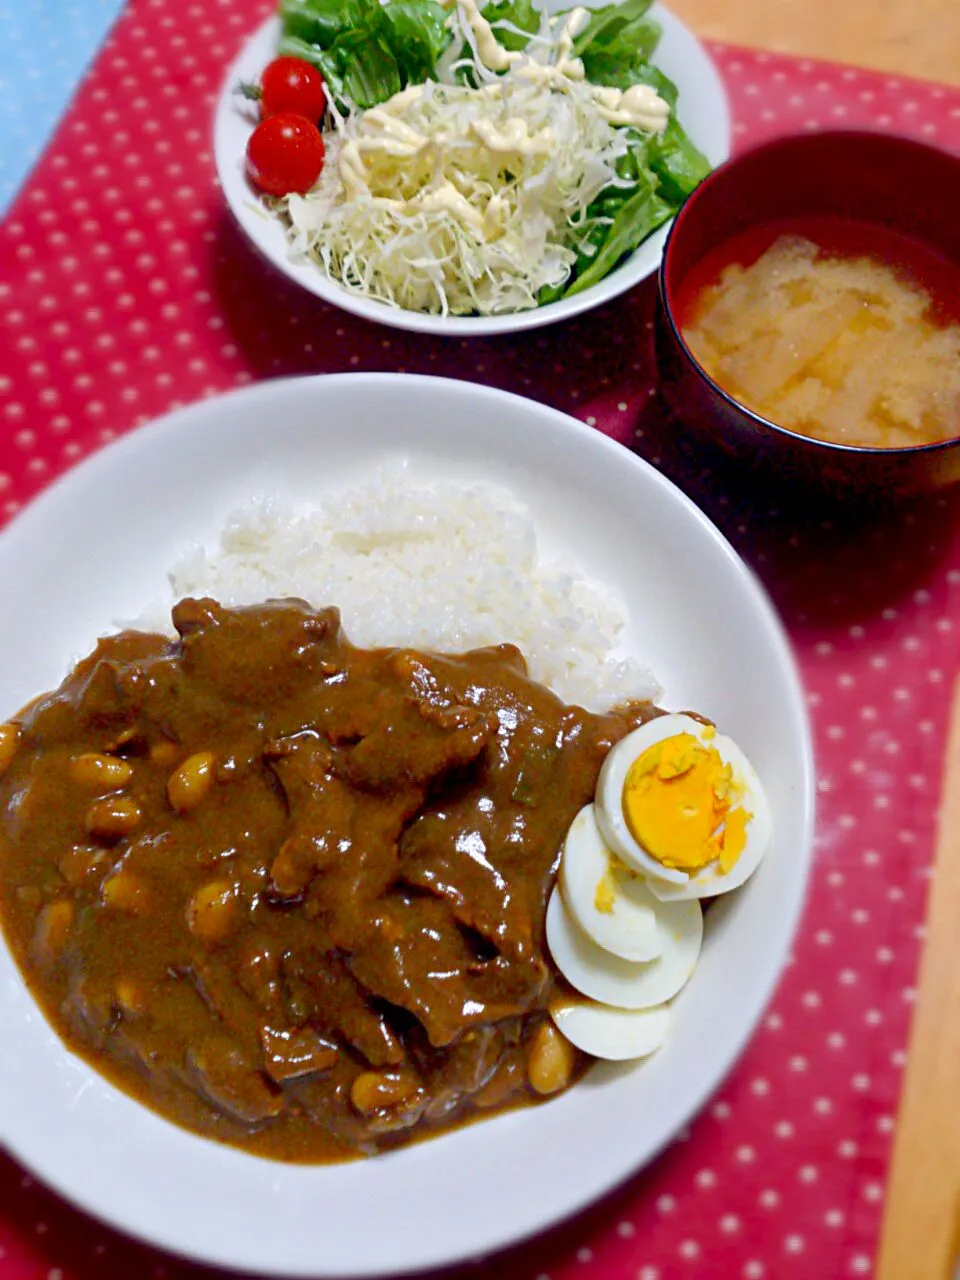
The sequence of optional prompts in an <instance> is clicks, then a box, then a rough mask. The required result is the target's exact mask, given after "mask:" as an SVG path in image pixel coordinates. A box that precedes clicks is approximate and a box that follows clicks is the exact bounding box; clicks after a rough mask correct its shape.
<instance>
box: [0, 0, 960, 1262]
mask: <svg viewBox="0 0 960 1280" xmlns="http://www.w3.org/2000/svg"><path fill="white" fill-rule="evenodd" d="M269 8H270V5H269V3H268V2H266V0H183V3H177V4H174V3H173V0H133V2H132V3H131V4H130V5H129V6H128V8H127V11H126V13H125V16H124V18H123V19H122V21H121V22H120V24H119V25H118V27H117V29H116V31H115V32H114V34H113V35H112V36H111V37H110V39H109V40H108V41H107V44H106V45H105V47H104V49H103V51H102V54H101V56H100V58H99V59H98V61H97V63H96V64H95V66H94V68H93V70H92V72H91V74H90V75H89V77H88V79H87V81H86V83H85V85H84V87H83V89H82V91H81V93H80V94H79V96H78V98H77V100H76V101H75V103H74V104H73V106H72V107H71V109H70V110H69V112H68V113H67V115H66V117H65V118H64V120H63V122H62V124H61V127H60V130H59V133H58V134H57V137H56V139H55V142H54V145H53V147H52V149H51V150H50V151H49V152H48V153H47V155H46V156H45V157H44V159H43V160H42V161H41V163H40V165H39V166H38V168H37V170H36V172H35V174H34V175H33V177H32V179H31V181H30V183H29V185H28V186H27V187H26V189H25V190H24V191H23V192H22V194H21V196H20V197H19V199H18V200H17V202H16V204H15V206H14V207H13V209H12V211H11V214H10V216H9V218H8V219H7V221H6V224H5V225H4V227H3V228H2V231H0V325H2V336H0V424H2V434H0V440H2V442H3V444H2V446H0V517H2V516H3V515H12V514H13V513H15V512H16V511H17V510H18V509H19V508H20V506H21V505H22V504H23V503H24V502H26V501H28V500H29V499H30V497H31V496H32V495H34V494H35V493H36V492H38V490H39V489H41V488H42V487H43V486H44V485H46V484H48V483H50V482H51V481H52V480H53V479H54V478H55V477H56V476H57V475H58V474H59V473H61V472H62V471H63V470H64V469H65V468H66V467H68V466H70V465H72V464H73V463H74V462H75V461H76V460H77V459H79V458H81V457H83V456H84V455H85V454H88V453H89V452H91V451H92V450H94V449H97V448H99V447H100V446H101V445H102V444H104V443H106V442H107V441H109V440H111V439H113V438H114V437H115V436H117V435H118V434H121V433H123V432H124V431H127V430H129V429H132V428H135V427H137V426H138V425H140V424H142V423H144V422H146V421H147V420H148V419H150V418H151V417H153V416H155V415H157V414H159V413H162V412H164V411H165V410H167V409H170V408H173V407H174V406H176V405H179V404H183V403H187V402H189V401H191V400H196V399H198V398H200V397H202V396H209V395H214V394H216V393H218V392H220V391H222V390H225V389H228V388H230V387H233V386H239V385H244V384H246V383H248V382H250V381H251V380H252V379H259V378H265V377H272V376H277V375H282V374H288V373H296V372H308V371H310V372H313V371H334V370H349V369H363V370H370V369H391V370H411V371H423V372H438V373H444V374H448V375H452V376H458V377H463V378H470V379H474V380H477V381H481V382H488V383H491V384H494V385H497V386H501V387H505V388H508V389H511V390H514V391H519V392H521V393H523V394H527V395H530V396H533V397H535V398H538V399H542V400H544V401H548V402H550V403H552V404H554V405H556V406H558V407H559V408H562V409H564V410H567V411H569V412H571V413H574V414H576V415H577V416H578V417H580V418H582V419H583V420H584V421H585V422H587V423H588V424H590V425H591V426H594V427H596V428H597V429H598V430H601V431H604V432H606V433H607V434H609V435H611V436H614V437H616V438H618V439H620V440H622V441H623V442H625V443H627V444H630V445H633V446H634V447H636V448H637V449H638V450H639V451H640V452H642V453H643V454H644V456H646V457H648V458H649V459H650V460H651V461H652V462H653V463H654V465H662V466H664V467H665V468H666V469H668V470H669V471H670V472H671V474H674V475H676V476H677V477H678V479H680V481H681V482H682V483H683V484H684V486H685V487H686V488H687V489H688V490H689V491H691V492H692V493H694V494H695V495H696V496H697V497H698V498H699V499H700V500H701V501H702V502H703V503H704V505H706V506H707V507H708V509H709V510H710V512H711V514H712V515H713V516H714V517H715V518H716V519H717V520H718V521H719V523H720V524H721V525H722V526H723V528H724V529H725V530H726V532H727V533H728V534H729V536H730V537H731V538H732V539H733V540H734V542H735V543H736V544H737V545H738V547H740V548H741V550H743V552H744V554H745V555H746V556H747V558H748V559H749V560H750V561H751V562H752V563H753V564H754V565H755V567H756V568H757V570H758V572H759V573H760V574H761V576H762V577H763V579H764V580H765V582H766V583H767V585H768V586H769V588H770V590H771V591H772V593H773V594H774V597H775V599H776V600H777V603H778V604H779V606H780V608H781V610H782V612H783V615H784V617H785V619H786V622H787V625H788V627H789V630H790V632H791V635H792V638H793V641H794V644H795V648H796V652H797V654H798V656H799V659H800V662H801V665H802V669H803V674H804V678H805V682H806V687H807V692H808V698H809V705H810V709H811V714H812V716H813V719H814V722H815V729H816V736H817V748H818V762H819V778H820V795H819V800H820V812H819V825H818V832H817V851H816V852H817V863H816V872H815V875H814V877H813V884H812V887H811V893H810V899H809V903H808V907H807V912H806V917H805V923H804V926H803V929H802V931H801V934H800V937H799V939H798V941H797V944H796V948H795V956H794V958H793V962H792V964H791V966H790V967H789V969H788V971H787V973H786V975H785V978H784V980H783V982H782V983H781V986H780V988H779V991H778V992H777V995H776V999H775V1002H774V1005H773V1007H772V1009H771V1010H770V1011H769V1012H768V1014H767V1015H766V1017H765V1018H764V1020H763V1022H762V1024H761V1027H760V1029H759V1031H758V1033H757V1035H756V1037H755V1039H754V1041H753V1042H752V1044H751V1045H750V1046H749V1048H748V1050H747V1052H746V1054H745V1055H744V1058H743V1060H742V1061H741V1063H740V1065H739V1066H738V1068H737V1070H736V1071H735V1073H734V1074H733V1075H732V1076H731V1078H730V1079H729V1081H728V1082H727V1083H726V1084H725V1085H724V1087H723V1089H722V1091H721V1093H720V1095H719V1096H717V1097H716V1098H714V1099H713V1100H712V1102H711V1103H710V1105H708V1106H707V1108H706V1109H705V1110H704V1112H703V1113H702V1114H701V1115H700V1117H699V1118H698V1119H696V1120H695V1121H694V1122H693V1124H692V1125H691V1127H690V1130H689V1131H688V1132H685V1133H684V1134H682V1135H680V1137H681V1140H680V1141H678V1142H676V1143H675V1144H674V1145H673V1146H672V1147H671V1148H670V1149H669V1150H668V1151H666V1152H665V1153H664V1154H663V1155H662V1156H661V1157H660V1159H659V1160H658V1161H657V1162H656V1163H655V1164H654V1165H653V1167H652V1168H650V1169H648V1170H647V1171H646V1172H644V1173H643V1174H642V1175H640V1176H639V1177H638V1178H636V1179H635V1180H634V1181H633V1182H632V1183H630V1184H629V1185H628V1186H627V1187H625V1188H623V1189H622V1190H621V1191H619V1192H618V1193H616V1194H615V1195H613V1196H612V1197H611V1198H610V1199H609V1200H608V1201H606V1202H604V1203H603V1204H601V1205H598V1206H596V1207H594V1208H593V1209H591V1210H589V1211H588V1212H586V1213H585V1214H583V1215H582V1216H581V1217H579V1218H578V1219H576V1220H575V1221H574V1222H572V1223H568V1224H567V1225H565V1226H563V1227H561V1228H559V1229H557V1230H556V1231H553V1232H551V1233H549V1234H547V1235H546V1236H544V1237H542V1238H541V1239H539V1240H537V1241H536V1242H534V1243H532V1244H530V1245H528V1246H523V1247H521V1248H519V1249H518V1250H515V1251H513V1252H511V1253H510V1254H509V1255H508V1256H507V1258H506V1259H505V1260H498V1261H497V1262H496V1263H495V1264H489V1265H483V1264H481V1265H480V1266H478V1267H477V1268H476V1270H475V1274H476V1275H477V1276H478V1277H481V1280H488V1278H489V1280H493V1278H494V1277H505V1276H506V1277H508V1278H511V1277H515V1278H516V1280H674V1278H675V1277H677V1278H687V1277H689V1278H690V1280H694V1278H700V1277H705V1276H708V1275H710V1276H714V1275H715V1276H718V1277H720V1276H722V1277H725V1278H726V1277H733V1278H736V1277H743V1278H744V1280H764V1278H766V1277H770V1278H771V1280H808V1278H809V1277H810V1276H824V1277H826V1276H829V1277H831V1280H834V1278H836V1280H842V1278H843V1277H853V1276H860V1275H866V1274H868V1273H869V1271H870V1270H871V1267H872V1255H873V1250H874V1248H875V1243H876V1237H877V1229H878V1223H879V1215H880V1211H881V1207H882V1198H883V1182H884V1174H885V1168H886V1162H887V1159H888V1155H889V1146H890V1135H891V1130H892V1127H893V1119H892V1117H893V1116H894V1115H895V1112H896V1105H897V1092H898V1087H899V1082H900V1075H901V1071H902V1067H903V1061H904V1045H905V1043H906V1035H907V1028H908V1020H909V1016H910V1008H911V1001H912V999H913V994H914V992H913V983H914V981H915V973H916V965H917V956H918V948H919V945H920V938H921V936H922V930H921V929H920V927H919V926H920V922H921V921H922V918H923V906H924V898H925V894H926V889H927V880H928V871H929V862H930V857H931V847H932V836H933V826H934V817H935V809H936V803H937V787H938V778H939V767H940V755H941V751H942V747H943V738H944V727H945V726H944V718H945V703H946V694H947V690H948V687H949V684H950V679H951V675H952V673H953V672H954V671H955V670H956V668H957V658H958V652H957V632H958V628H957V626H956V624H955V619H956V618H957V617H960V545H958V537H957V515H958V508H957V502H956V500H949V501H948V500H947V499H940V500H935V501H933V502H931V503H929V504H927V506H926V507H925V508H923V509H917V510H916V511H914V512H908V513H906V514H905V515H904V516H902V517H901V518H900V520H899V523H898V525H897V526H896V527H894V526H892V525H889V524H888V525H881V526H880V527H879V528H877V529H866V530H864V529H860V530H857V531H855V532H854V531H851V530H850V529H849V528H847V527H846V526H845V525H843V524H842V523H841V522H839V521H837V522H835V523H831V522H830V521H823V522H818V521H817V520H816V519H811V518H810V516H809V513H806V515H805V517H804V518H802V519H801V518H800V514H799V513H797V512H792V513H791V512H790V511H788V510H787V509H786V508H783V509H780V510H778V509H777V508H776V507H771V506H770V505H769V503H767V502H766V501H757V500H756V499H754V500H753V501H749V500H747V499H745V498H743V497H742V496H738V495H737V494H736V493H735V492H734V491H732V490H731V491H727V490H720V489H717V488H715V486H714V485H713V483H712V481H713V477H712V475H711V473H710V472H708V471H702V470H698V469H697V467H696V466H693V465H691V463H690V462H684V460H683V459H682V458H679V457H678V456H677V451H676V449H675V447H674V444H673V441H672V440H671V438H670V435H669V433H668V432H665V431H664V430H663V424H662V422H661V416H660V410H659V396H658V394H657V389H656V387H655V386H654V385H653V382H652V365H651V352H650V336H651V327H652V314H653V305H652V304H653V296H654V293H653V286H652V282H648V283H647V284H646V285H645V286H644V287H641V288H639V289H637V290H635V291H634V292H633V293H632V294H630V295H629V296H627V297H626V298H623V299H621V300H619V301H618V302H616V303H615V304H612V305H611V306H609V307H607V308H605V309H604V310H602V311H600V312H597V313H596V314H594V315H591V316H589V317H587V318H585V319H584V320H582V321H579V322H574V323H571V324H567V325H564V326H560V327H557V328H555V329H552V330H548V331H545V332H544V333H542V334H540V335H534V336H530V337H527V336H524V337H523V338H522V339H516V338H505V339H498V340H492V341H486V342H480V341H478V342H469V343H467V342H462V343H449V342H440V341H436V340H430V339H423V338H414V337H412V336H408V335H404V334H398V333H393V332H389V333H388V332H387V331H386V330H382V329H379V328H376V327H374V326H371V325H368V324H365V323H362V322H360V321H357V320H354V319H352V318H350V317H348V316H345V315H341V314H339V313H337V312H335V311H334V310H332V309H330V308H328V307H325V306H324V305H322V304H321V303H319V302H317V301H316V300H315V299H312V298H304V297H302V296H300V294H298V293H297V292H296V291H295V290H294V288H293V287H292V286H290V285H289V284H288V283H287V282H285V281H284V280H283V279H281V278H279V277H278V276H276V275H275V274H273V273H272V272H271V271H270V270H269V269H268V268H267V267H266V266H265V265H264V264H263V263H261V262H260V261H259V260H258V259H257V258H256V257H255V256H254V255H253V253H252V252H251V251H250V250H249V249H248V247H247V246H246V245H245V244H244V243H243V242H241V240H240V238H239V236H238V234H237V233H236V232H235V230H234V228H233V226H232V225H231V223H230V221H229V218H228V217H227V215H226V212H225V210H224V208H223V205H222V202H221V200H220V198H219V195H218V192H217V189H216V186H215V182H214V177H213V167H212V162H211V157H210V152H209V146H210V138H209V122H210V117H211V108H212V105H213V102H214V98H215V95H216V92H217V89H218V85H219V79H220V76H221V74H222V69H223V67H224V66H225V65H226V63H227V61H228V60H229V59H230V58H231V57H232V56H233V55H234V53H235V52H236V50H237V48H238V47H239V44H240V42H241V40H242V39H243V37H244V35H245V34H246V33H247V32H248V31H249V30H251V29H252V28H253V26H254V25H255V24H256V22H257V21H258V20H259V19H260V18H261V17H262V16H263V15H264V14H265V13H266V12H267V11H268V9H269ZM198 45H202V56H200V54H198V52H197V48H198ZM713 52H714V53H715V55H716V57H717V59H718V61H719V62H720V64H721V67H722V69H723V71H724V74H725V76H726V79H727V83H728V85H729V87H730V90H731V95H732V100H733V108H734V119H735V122H736V131H737V139H738V142H739V143H741V144H744V143H747V142H750V141H754V140H758V139H760V138H763V137H765V136H769V135H771V134H773V133H776V132H785V131H795V130H798V129H804V128H808V127H809V128H820V127H823V126H827V125H831V124H836V123H838V122H842V123H844V124H847V125H857V124H870V125H873V126H876V127H880V128H889V129H898V130H904V131H908V132H910V133H912V134H915V135H917V136H920V137H926V138H933V139H935V140H936V141H939V142H940V143H941V144H943V145H946V146H952V147H957V146H960V94H958V93H956V92H953V91H950V90H947V89H941V88H938V87H935V86H929V85H919V84H911V83H907V82H905V81H899V80H895V79H890V78H888V77H883V76H877V75H873V74H870V73H867V72H862V71H854V70H848V69H844V68H839V67H835V66H828V65H825V64H822V63H812V62H794V61H792V60H789V59H785V58H782V57H778V56H774V55H767V54H762V53H754V52H750V51H747V50H739V49H724V48H721V47H719V46H716V47H714V50H713ZM170 126H172V127H170ZM731 981H736V975H735V974H732V975H731ZM200 1274H201V1273H200V1271H199V1269H196V1268H193V1267H191V1266H189V1265H188V1264H186V1263H182V1262H180V1261H177V1260H173V1259H167V1258H164V1257H162V1256H160V1255H158V1254H156V1253H154V1252H152V1251H150V1250H148V1249H145V1248H143V1247H141V1246H139V1245H136V1244H134V1243H132V1242H129V1241H126V1240H124V1239H122V1238H121V1237H119V1236H117V1235H115V1234H113V1233H111V1232H109V1231H107V1230H106V1229H105V1228H103V1227H100V1226H98V1225H96V1224H94V1223H92V1222H90V1221H88V1220H87V1219H85V1218H83V1217H82V1216H81V1215H80V1214H78V1213H76V1212H74V1211H73V1210H71V1209H69V1208H68V1207H67V1206H65V1205H63V1204H62V1203H60V1202H59V1201H58V1200H57V1199H56V1197H54V1196H53V1195H51V1194H50V1193H48V1192H47V1191H45V1190H44V1189H43V1188H41V1187H39V1186H37V1185H36V1184H35V1183H34V1182H33V1180H32V1179H31V1178H29V1177H27V1176H24V1175H23V1173H22V1171H21V1170H19V1169H18V1168H17V1167H16V1166H15V1165H14V1164H13V1163H12V1162H11V1161H9V1160H6V1159H3V1158H0V1280H28V1278H29V1280H36V1278H40V1277H46V1278H47V1280H94V1277H96V1280H120V1278H121V1277H123V1278H126V1277H129V1276H133V1275H136V1276H138V1277H140V1276H142V1277H155V1278H156V1280H161V1277H169V1280H187V1278H188V1277H199V1276H200ZM203 1274H204V1275H207V1274H209V1273H207V1272H203Z"/></svg>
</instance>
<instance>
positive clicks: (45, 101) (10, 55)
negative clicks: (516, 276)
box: [0, 0, 124, 213]
mask: <svg viewBox="0 0 960 1280" xmlns="http://www.w3.org/2000/svg"><path fill="white" fill-rule="evenodd" d="M123 4H124V0H0V213H3V212H4V211H5V210H6V209H7V207H8V206H9V204H10V202H11V201H12V199H13V197H14V196H15V195H16V193H17V191H18V190H19V188H20V185H21V184H22V182H23V181H24V179H25V178H26V176H27V174H28V173H29V172H30V169H31V168H32V167H33V165H34V163H35V162H36V160H37V158H38V157H39V155H40V153H41V152H42V151H43V148H44V146H45V145H46V143H47V140H48V138H49V137H50V134H51V133H52V132H53V130H54V129H55V127H56V124H57V121H58V120H59V119H60V116H61V115H62V114H63V112H64V110H65V109H66V107H67V104H68V103H69V101H70V99H71V97H72V96H73V94H74V91H75V90H76V88H77V85H78V84H79V83H80V80H81V79H82V77H83V73H84V71H85V70H86V68H87V66H88V65H89V64H90V62H91V61H92V60H93V58H94V57H95V56H96V53H97V50H98V49H99V48H100V46H101V44H102V43H103V41H104V40H105V39H106V36H107V33H108V32H109V30H110V28H111V26H112V25H113V23H114V21H115V20H116V18H117V17H118V15H119V13H120V11H121V10H122V8H123Z"/></svg>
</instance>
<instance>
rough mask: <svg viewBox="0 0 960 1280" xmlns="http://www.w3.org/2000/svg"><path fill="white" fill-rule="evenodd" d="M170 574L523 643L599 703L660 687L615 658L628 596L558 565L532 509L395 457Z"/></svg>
mask: <svg viewBox="0 0 960 1280" xmlns="http://www.w3.org/2000/svg"><path fill="white" fill-rule="evenodd" d="M171 585H172V587H173V590H174V593H175V595H176V597H177V598H181V597H183V596H187V595H208V596H213V597H214V598H215V599H217V600H219V601H220V602H221V603H222V604H225V605H241V604H256V603H260V602H262V601H264V600H268V599H277V598H282V597H285V596H299V597H300V598H302V599H305V600H307V601H308V602H309V603H310V604H311V605H313V606H314V607H318V608H319V607H322V606H326V605H336V606H337V607H338V608H339V609H340V613H341V619H342V622H343V626H344V630H345V632H346V634H347V636H348V637H349V639H350V640H351V641H352V642H353V643H354V644H358V645H363V646H375V647H378V646H385V645H386V646H392V645H398V646H409V647H414V648H421V649H432V650H435V651H445V652H450V653H453V652H459V651H462V650H465V649H471V648H476V647H480V646H483V645H489V644H498V643H501V642H506V641H510V642H512V643H513V644H516V645H517V646H518V647H519V648H520V649H521V650H522V651H523V653H524V655H525V656H526V658H527V661H528V663H529V667H530V673H531V675H532V676H533V677H534V679H536V680H539V681H541V682H542V683H544V684H546V685H548V686H549V687H550V688H552V689H553V690H554V691H555V692H556V693H557V694H558V695H559V696H560V697H561V698H563V699H564V700H565V701H567V702H573V703H579V704H581V705H584V706H587V707H590V708H592V709H602V708H605V707H609V706H611V705H613V704H614V703H616V702H619V701H623V700H624V699H626V698H637V699H642V698H655V697H656V696H657V695H658V694H659V692H660V690H659V686H658V685H657V683H656V680H655V679H654V678H653V675H652V673H651V671H650V670H649V668H647V667H646V666H644V665H643V664H641V663H640V662H638V661H636V660H634V659H632V658H616V657H615V656H614V651H615V650H616V649H617V646H618V644H619V642H620V640H621V637H622V634H623V632H624V629H625V627H626V621H627V619H626V614H625V610H624V608H623V605H622V602H620V601H619V600H617V599H616V598H614V596H613V595H612V593H611V592H610V591H608V590H607V589H605V588H604V587H603V586H601V585H600V584H598V583H596V582H593V581H589V580H588V579H587V578H586V577H584V576H583V575H582V574H580V573H579V572H577V571H576V570H574V569H572V568H570V567H569V566H567V565H560V564H558V563H545V562H544V561H543V560H542V559H541V558H540V555H539V552H538V545H537V532H536V529H535V528H534V525H533V522H532V519H531V516H530V513H529V511H528V510H527V509H526V508H525V507H523V506H522V505H521V504H520V503H519V502H518V501H517V499H516V498H515V497H514V496H513V495H512V494H510V493H508V492H507V491H506V490H504V489H501V488H495V487H493V486H491V485H485V484H484V485H481V484H474V485H470V486H469V487H467V486H459V485H452V484H449V483H448V482H446V481H444V483H443V485H442V488H441V487H439V486H429V485H425V484H423V483H422V482H421V483H417V482H416V481H415V480H414V479H412V478H411V476H410V475H409V473H408V472H407V471H406V470H405V469H403V468H393V469H386V468H385V469H383V470H382V471H380V472H379V473H377V475H376V477H375V478H374V479H373V480H372V481H371V482H369V483H367V484H364V485H363V486H360V487H357V488H354V489H352V490H349V491H346V492H343V491H341V492H338V493H336V494H335V495H331V496H328V497H326V498H325V499H324V500H323V501H321V502H320V504H319V506H316V507H311V508H306V507H298V506H294V505H292V504H289V503H285V502H283V501H281V500H280V499H279V498H277V497H271V498H267V499H264V500H260V501H257V502H255V503H251V504H250V505H248V506H246V507H244V508H242V509H240V510H238V511H236V512H234V513H233V514H232V515H231V517H230V518H229V520H228V522H227V524H226V527H225V528H224V529H223V532H222V535H221V539H220V545H219V546H218V547H217V548H215V549H213V550H208V549H206V548H202V547H195V548H194V549H193V550H191V551H190V552H189V553H187V554H186V555H185V556H184V557H183V558H182V559H181V560H180V562H179V563H178V564H177V565H175V567H174V569H173V571H172V573H171ZM141 621H144V620H141ZM157 621H158V619H157V618H155V617H153V616H151V617H150V619H149V622H150V623H151V624H152V625H156V623H157ZM168 625H169V624H168Z"/></svg>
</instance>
